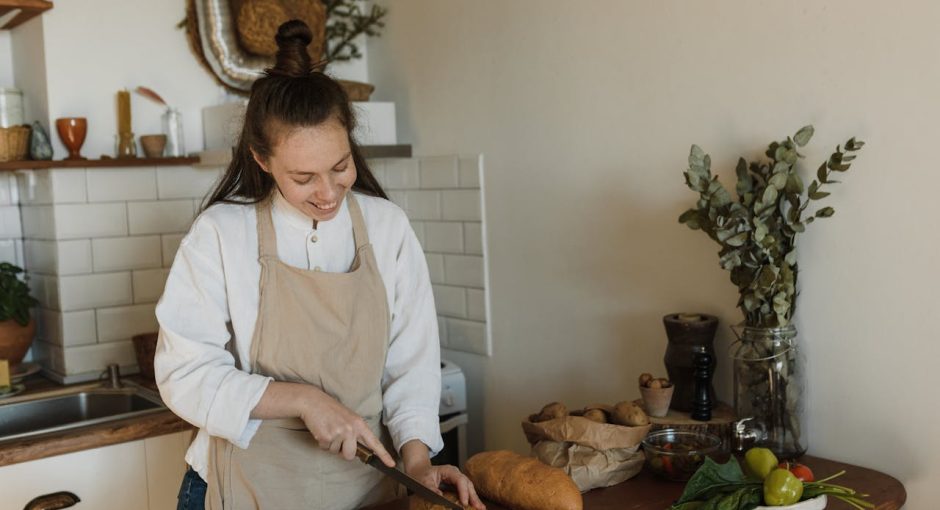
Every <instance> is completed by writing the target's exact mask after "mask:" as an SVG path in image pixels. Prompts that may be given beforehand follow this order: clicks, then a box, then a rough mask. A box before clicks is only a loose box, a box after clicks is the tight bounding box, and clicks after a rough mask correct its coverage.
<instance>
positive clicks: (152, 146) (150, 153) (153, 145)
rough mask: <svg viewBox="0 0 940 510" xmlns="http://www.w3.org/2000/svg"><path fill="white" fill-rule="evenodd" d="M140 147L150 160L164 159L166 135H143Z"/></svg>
mask: <svg viewBox="0 0 940 510" xmlns="http://www.w3.org/2000/svg"><path fill="white" fill-rule="evenodd" d="M140 145H141V147H143V148H144V155H145V156H147V157H148V158H162V157H163V149H164V147H166V135H142V136H141V137H140Z"/></svg>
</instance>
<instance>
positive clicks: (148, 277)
mask: <svg viewBox="0 0 940 510" xmlns="http://www.w3.org/2000/svg"><path fill="white" fill-rule="evenodd" d="M169 274H170V271H169V270H168V269H147V270H144V271H134V275H133V278H134V303H156V302H157V301H158V300H159V299H160V296H161V295H163V288H164V287H165V286H166V278H167V276H168V275H169Z"/></svg>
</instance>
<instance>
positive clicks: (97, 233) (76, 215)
mask: <svg viewBox="0 0 940 510" xmlns="http://www.w3.org/2000/svg"><path fill="white" fill-rule="evenodd" d="M53 213H54V219H55V238H56V239H77V238H85V237H108V236H123V235H127V209H126V208H125V206H124V204H123V203H106V204H64V205H55V206H53Z"/></svg>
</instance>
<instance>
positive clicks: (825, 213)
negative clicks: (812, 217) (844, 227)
mask: <svg viewBox="0 0 940 510" xmlns="http://www.w3.org/2000/svg"><path fill="white" fill-rule="evenodd" d="M835 213H836V210H835V209H833V208H832V207H823V208H822V209H820V210H818V211H816V217H817V218H828V217H830V216H832V215H833V214H835Z"/></svg>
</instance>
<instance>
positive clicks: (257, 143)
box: [204, 20, 388, 209]
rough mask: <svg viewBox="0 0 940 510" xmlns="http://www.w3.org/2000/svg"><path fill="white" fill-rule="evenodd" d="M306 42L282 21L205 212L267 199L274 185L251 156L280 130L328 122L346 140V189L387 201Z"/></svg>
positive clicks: (350, 118)
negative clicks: (350, 174)
mask: <svg viewBox="0 0 940 510" xmlns="http://www.w3.org/2000/svg"><path fill="white" fill-rule="evenodd" d="M312 39H313V36H312V33H311V32H310V28H309V27H308V26H307V24H306V23H304V22H303V21H300V20H291V21H288V22H286V23H284V24H283V25H281V26H280V27H279V28H278V30H277V36H275V40H276V41H277V47H278V51H277V56H276V57H275V58H276V63H275V64H274V67H272V68H269V69H265V72H264V76H262V77H261V78H258V80H256V81H255V82H254V83H253V84H252V86H251V94H250V96H249V99H248V107H247V110H246V111H245V124H244V126H243V127H242V133H241V136H240V137H239V140H238V145H236V146H235V154H234V155H233V156H232V162H231V163H229V165H228V169H226V171H225V175H223V176H222V180H221V181H219V183H218V184H217V185H216V187H215V189H213V190H212V193H211V194H210V195H209V200H208V201H207V202H206V205H205V208H209V207H210V206H212V205H213V204H216V203H220V202H225V203H237V204H254V203H257V202H260V201H261V200H264V199H265V198H267V197H268V195H270V193H271V191H272V190H273V189H274V186H275V182H274V179H273V178H272V177H271V175H270V174H268V173H267V172H265V171H264V170H262V169H261V167H260V166H259V165H258V162H257V161H255V160H254V158H253V157H252V155H251V150H252V149H253V150H254V151H255V153H257V154H258V156H259V157H260V158H262V159H266V158H268V157H270V156H271V154H272V150H273V148H274V147H275V146H276V145H277V140H276V136H277V135H279V134H281V133H284V132H286V130H285V129H284V128H285V127H286V128H288V129H290V128H294V127H306V126H317V125H320V124H322V123H324V122H326V121H328V120H330V119H334V118H335V119H336V120H338V121H339V122H340V123H341V124H342V125H343V127H345V128H346V132H347V133H348V134H349V148H350V150H351V151H352V157H353V164H354V165H355V166H356V172H357V176H356V182H355V183H353V186H352V189H354V190H356V191H359V192H362V193H366V194H369V195H373V196H376V197H381V198H388V197H387V196H386V194H385V191H384V190H383V189H382V186H381V185H380V184H379V182H378V181H377V180H376V179H375V176H374V175H372V171H371V170H369V165H368V164H367V163H366V160H365V158H363V157H362V151H361V150H360V148H359V145H358V144H357V143H356V141H355V140H354V139H353V136H352V132H353V129H354V128H355V127H356V117H355V115H354V114H353V111H352V107H351V106H350V104H349V97H348V96H347V95H346V92H345V91H344V90H343V88H342V87H341V86H340V84H339V83H337V82H336V80H334V79H333V78H330V77H329V76H327V75H326V74H324V73H323V72H322V71H321V69H322V66H323V65H325V63H323V62H318V63H315V64H314V63H311V59H310V55H309V54H308V53H307V45H309V44H310V41H311V40H312ZM205 208H204V209H205Z"/></svg>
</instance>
